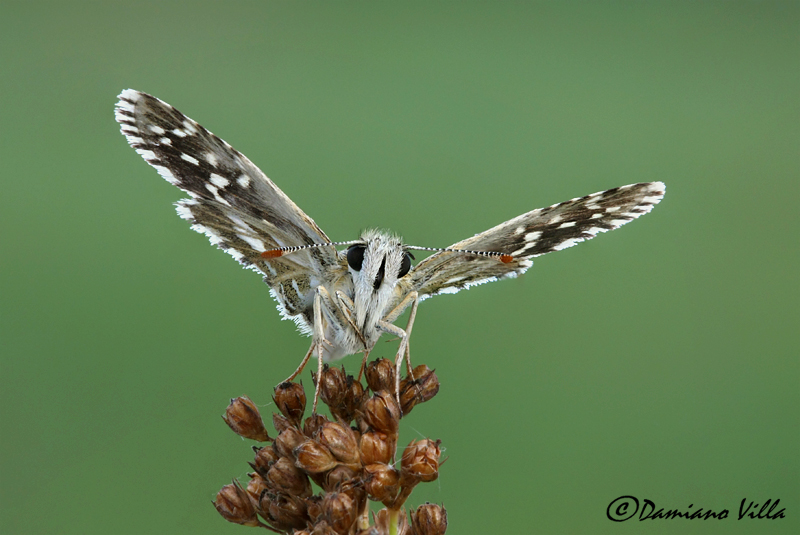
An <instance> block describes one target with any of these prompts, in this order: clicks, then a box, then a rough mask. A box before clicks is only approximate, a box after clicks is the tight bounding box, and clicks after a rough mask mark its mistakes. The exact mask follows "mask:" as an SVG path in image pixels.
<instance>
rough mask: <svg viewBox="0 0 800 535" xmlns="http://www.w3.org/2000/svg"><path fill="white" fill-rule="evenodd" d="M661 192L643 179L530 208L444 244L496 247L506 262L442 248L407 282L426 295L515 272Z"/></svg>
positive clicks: (611, 225)
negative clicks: (470, 234)
mask: <svg viewBox="0 0 800 535" xmlns="http://www.w3.org/2000/svg"><path fill="white" fill-rule="evenodd" d="M663 196H664V184H662V183H661V182H646V183H641V184H631V185H628V186H622V187H619V188H613V189H610V190H607V191H601V192H597V193H593V194H591V195H587V196H585V197H580V198H576V199H572V200H569V201H565V202H562V203H558V204H554V205H552V206H549V207H547V208H539V209H536V210H533V211H531V212H528V213H525V214H522V215H521V216H518V217H515V218H514V219H511V220H510V221H506V222H505V223H501V224H499V225H497V226H496V227H493V228H491V229H489V230H487V231H485V232H482V233H480V234H477V235H475V236H473V237H471V238H467V239H466V240H462V241H460V242H458V243H455V244H453V245H451V246H450V247H449V249H461V250H472V251H495V252H499V253H503V254H504V255H508V256H510V257H511V258H510V261H509V262H502V261H500V260H499V259H498V257H496V256H495V257H486V256H479V255H474V254H468V253H458V252H449V251H443V252H440V253H436V254H434V255H432V256H430V257H428V258H427V259H425V260H423V261H422V262H420V263H419V264H418V265H417V266H416V267H415V268H414V270H413V271H412V272H411V275H410V277H411V280H410V281H409V283H408V286H409V287H410V288H413V289H416V290H417V292H419V294H420V297H421V298H425V297H429V296H432V295H436V294H439V293H452V292H457V291H458V290H461V289H463V288H467V287H469V286H472V285H475V284H481V283H484V282H489V281H493V280H497V279H500V278H503V277H510V276H516V275H520V274H522V273H524V272H525V271H526V270H527V269H528V268H529V267H531V265H532V264H533V263H532V261H531V258H533V257H536V256H540V255H543V254H545V253H549V252H552V251H559V250H561V249H566V248H567V247H571V246H573V245H575V244H576V243H579V242H581V241H583V240H588V239H591V238H593V237H595V236H596V235H597V234H599V233H601V232H607V231H609V230H613V229H615V228H618V227H620V226H622V225H624V224H625V223H627V222H629V221H633V220H634V219H636V218H637V217H639V216H641V215H643V214H646V213H647V212H649V211H650V210H651V209H652V208H653V206H655V205H656V204H657V203H658V202H659V201H660V200H661V198H662V197H663ZM506 259H508V258H507V257H506Z"/></svg>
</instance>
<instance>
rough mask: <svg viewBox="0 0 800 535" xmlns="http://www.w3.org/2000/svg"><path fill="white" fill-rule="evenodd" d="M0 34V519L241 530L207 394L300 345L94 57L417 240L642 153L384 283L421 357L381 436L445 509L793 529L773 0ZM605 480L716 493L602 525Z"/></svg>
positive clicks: (246, 16) (271, 5)
mask: <svg viewBox="0 0 800 535" xmlns="http://www.w3.org/2000/svg"><path fill="white" fill-rule="evenodd" d="M0 42H1V43H2V48H1V49H0V65H2V71H1V72H0V104H1V105H0V136H1V137H2V142H1V143H0V158H2V191H1V192H0V226H1V227H2V234H1V235H0V236H2V253H0V255H1V256H0V266H1V267H2V271H1V272H0V292H1V295H2V308H0V314H2V318H1V320H2V321H1V322H0V344H1V345H0V351H1V352H2V354H1V357H2V362H1V365H2V369H0V383H1V384H0V388H1V391H0V396H2V397H0V407H2V408H0V411H2V412H1V413H0V416H1V417H2V421H1V422H0V434H1V435H2V440H0V447H1V448H2V450H0V470H1V472H0V477H1V478H2V486H1V487H0V488H1V490H2V495H0V509H1V514H0V532H2V533H4V534H5V533H8V534H16V533H21V534H22V533H25V534H27V533H65V534H66V533H84V534H90V533H120V534H138V533H144V534H146V533H154V534H155V533H245V532H247V530H248V529H250V528H244V527H240V526H235V525H231V524H227V523H226V522H224V521H223V520H222V518H221V517H219V516H218V515H217V513H216V512H215V510H214V508H213V507H212V506H211V504H210V501H211V500H212V499H213V497H214V495H215V493H216V491H217V490H218V489H219V488H220V487H221V486H222V485H224V484H226V483H228V482H230V479H231V478H232V477H238V478H240V479H242V480H246V475H245V474H246V472H247V471H248V470H249V469H248V467H247V465H246V461H248V460H249V459H250V458H251V451H250V446H251V443H249V442H247V441H243V440H241V439H239V438H238V437H236V436H235V435H234V434H233V433H231V432H230V430H229V429H228V428H227V427H226V426H225V424H224V423H223V422H222V420H221V419H220V415H221V414H222V412H223V410H224V408H225V406H226V405H227V402H228V399H229V398H230V397H234V396H238V395H242V394H247V395H249V396H250V397H252V398H253V399H254V400H255V401H256V403H258V404H259V405H260V406H261V407H262V408H263V411H264V413H265V414H269V413H270V412H271V407H270V405H271V403H272V402H271V393H272V387H273V386H274V385H275V384H276V383H277V382H278V381H280V380H282V379H283V378H285V377H286V376H287V375H288V374H289V373H290V372H291V371H292V370H294V368H295V366H296V364H297V363H298V361H299V359H300V357H302V355H303V354H304V351H305V350H306V348H307V344H308V340H307V339H303V338H301V337H300V336H298V335H297V333H296V332H295V330H294V327H293V325H292V324H291V323H289V322H281V321H280V320H279V316H278V313H277V312H276V310H275V306H274V303H273V302H272V300H271V299H270V296H269V293H268V289H267V287H266V286H265V285H264V284H263V283H262V282H261V281H260V278H259V277H258V276H257V275H255V274H254V273H252V272H249V271H245V270H243V269H241V268H240V267H238V266H237V265H236V263H235V262H234V261H233V260H232V259H231V258H230V257H228V256H227V255H225V254H223V253H222V252H220V251H218V250H215V249H214V248H212V247H210V246H209V245H208V243H207V240H206V238H205V237H203V236H201V235H199V234H196V233H194V232H192V231H190V230H189V228H188V225H187V224H186V222H184V221H182V220H180V219H179V218H178V217H177V216H176V215H175V213H174V210H173V208H172V207H171V203H172V202H174V201H176V200H177V199H179V198H181V194H180V192H179V191H178V190H177V189H175V188H174V187H172V186H170V185H169V184H167V183H166V182H165V181H163V180H162V179H161V178H160V177H159V176H158V175H157V174H156V172H155V171H154V170H153V169H152V168H150V167H149V166H147V165H146V164H145V163H144V162H143V161H142V159H141V158H140V157H139V156H137V155H136V154H135V153H134V151H133V150H131V149H130V148H129V147H128V145H127V144H126V143H125V140H124V138H123V137H122V136H121V135H120V134H119V129H118V126H117V124H116V123H115V122H114V120H113V105H114V102H115V100H116V98H115V97H116V95H117V94H118V93H119V92H120V90H122V89H124V88H127V87H132V88H135V89H140V90H143V91H147V92H149V93H152V94H154V95H156V96H158V97H160V98H162V99H164V100H166V101H167V102H170V103H171V104H173V105H175V106H176V107H177V108H178V109H180V110H182V111H183V112H185V113H186V114H188V115H189V116H190V117H192V118H194V119H195V120H197V121H199V122H200V123H201V124H203V125H204V126H206V127H208V128H209V129H210V130H212V131H213V132H215V133H216V134H218V135H220V136H221V137H223V138H224V139H226V140H227V141H229V142H230V143H232V144H233V145H234V146H235V147H236V148H238V149H239V150H241V151H242V152H243V153H245V154H246V155H248V156H249V157H250V158H251V159H252V160H253V161H254V162H255V163H256V164H257V165H259V166H260V167H261V168H262V169H264V171H265V172H266V173H267V174H268V175H269V176H270V177H271V178H272V179H273V180H275V182H276V183H277V184H278V185H279V186H280V187H281V188H283V190H284V191H285V192H286V193H287V194H288V195H289V196H290V197H291V198H292V199H294V200H295V201H296V202H297V204H298V205H299V206H301V207H302V208H303V209H304V210H305V211H306V212H307V213H308V214H310V215H311V216H312V217H313V218H314V219H315V220H316V221H317V223H318V224H319V225H320V226H321V227H322V228H323V229H325V231H326V232H327V234H328V235H329V236H330V237H331V238H332V239H335V240H348V239H353V238H355V237H356V236H357V235H358V232H359V231H360V230H361V229H363V228H365V227H370V226H380V227H385V228H389V229H392V230H394V231H396V232H399V233H401V234H402V235H403V236H404V237H405V239H406V241H407V242H408V243H411V244H416V245H425V246H446V245H449V244H451V243H453V242H455V241H457V240H460V239H462V238H464V237H467V236H471V235H472V234H474V233H476V232H480V231H482V230H485V229H487V228H489V227H490V226H493V225H495V224H497V223H499V222H501V221H504V220H506V219H509V218H511V217H514V216H516V215H518V214H520V213H523V212H526V211H528V210H531V209H533V208H537V207H541V206H546V205H549V204H552V203H555V202H559V201H563V200H566V199H569V198H571V197H576V196H580V195H585V194H588V193H592V192H595V191H598V190H602V189H606V188H610V187H614V186H620V185H623V184H628V183H632V182H639V181H650V180H662V181H664V182H665V183H666V184H667V195H666V198H665V200H664V201H663V202H662V203H661V204H660V205H659V206H658V207H656V209H655V210H654V211H653V212H652V213H651V214H650V215H647V216H646V217H644V218H642V219H641V220H639V221H636V222H634V223H632V224H631V225H629V226H626V227H625V228H624V229H621V230H619V231H617V232H614V233H611V234H608V235H603V236H601V237H599V238H598V239H596V240H593V241H591V242H588V243H585V244H581V245H580V246H578V247H575V248H572V249H569V250H566V251H564V252H561V253H558V254H554V255H549V256H546V257H544V258H541V259H539V260H537V262H536V265H535V266H534V267H533V268H532V269H531V270H530V271H529V272H528V274H527V275H526V276H525V277H523V278H521V279H517V280H512V281H504V282H501V283H496V284H491V285H485V286H481V287H478V288H474V289H472V290H470V291H467V292H462V293H460V294H458V295H456V296H442V297H437V298H435V299H431V300H429V301H426V302H425V303H424V304H423V305H422V306H421V307H420V311H419V315H418V318H417V323H416V327H415V329H414V337H413V339H414V340H413V344H412V346H413V348H414V352H413V357H414V361H415V362H416V363H426V364H428V365H429V366H431V367H433V368H436V370H437V373H438V375H439V377H440V380H441V382H442V388H441V391H440V393H439V395H438V397H437V398H436V399H435V400H434V401H432V402H431V403H429V404H426V405H425V406H422V407H420V408H418V409H417V410H415V412H414V413H413V414H412V415H410V416H409V418H408V419H407V420H404V426H403V435H402V436H401V439H402V440H401V441H404V442H407V441H408V440H411V439H412V438H414V437H419V436H430V437H432V438H440V439H442V441H443V445H444V446H445V447H446V449H447V451H446V455H447V456H448V461H447V463H446V464H445V465H444V467H443V468H442V470H441V477H440V479H439V480H438V481H437V482H435V483H431V484H427V485H424V486H422V487H420V488H418V489H417V490H416V491H415V492H414V494H413V495H412V504H413V505H417V504H419V503H422V502H424V501H425V500H429V501H435V502H438V503H442V502H443V503H444V504H445V506H446V507H447V509H448V512H449V519H450V530H449V531H448V533H453V534H485V533H501V532H502V533H512V534H517V533H519V534H523V533H554V534H560V533H564V534H571V533H614V534H616V533H690V532H691V533H725V534H729V533H799V532H800V522H798V517H799V516H800V500H799V498H800V484H799V482H800V473H798V472H799V471H798V465H799V464H800V463H798V451H800V428H799V422H800V419H799V418H798V416H799V414H798V413H799V411H798V408H800V394H799V393H798V390H799V389H798V384H799V383H800V381H799V380H800V366H798V323H799V322H798V315H799V314H798V283H797V277H798V269H799V268H800V265H799V264H800V262H798V260H799V258H798V256H799V255H798V249H799V248H798V230H800V224H799V223H800V221H798V220H799V219H800V217H799V215H800V210H798V199H797V197H798V193H800V188H799V187H798V186H799V185H800V181H798V179H799V178H800V156H799V154H800V151H799V150H798V149H800V121H799V119H800V105H799V103H800V98H799V97H800V4H799V3H798V2H703V3H700V2H658V3H656V2H652V3H643V2H603V3H569V4H567V3H529V4H512V3H503V4H500V3H481V4H477V3H435V4H430V3H427V2H421V3H408V2H405V3H403V4H402V5H399V4H388V3H382V4H375V3H367V2H337V3H321V2H320V3H303V4H297V3H277V2H234V3H222V2H182V3H179V2H124V3H122V2H115V3H111V2H52V3H47V2H28V3H22V2H20V3H13V2H4V3H3V4H2V6H1V7H0ZM394 348H396V345H395V344H393V343H386V344H380V345H379V346H378V350H377V351H376V352H375V353H373V355H375V356H391V355H392V353H393V349H394ZM344 363H345V365H346V366H347V367H348V369H351V370H355V369H356V368H357V365H358V357H350V358H349V359H346V360H345V361H344ZM303 377H304V382H305V383H306V385H307V386H308V385H309V384H310V376H309V375H308V372H306V373H305V374H304V376H303ZM621 495H633V496H636V497H638V498H639V499H640V500H644V499H645V498H647V499H650V500H652V501H654V502H655V503H656V504H657V506H659V507H665V508H668V509H672V508H678V509H682V510H688V508H689V504H693V507H694V510H696V509H697V508H700V507H702V508H703V509H704V510H706V509H713V510H716V511H720V510H722V509H728V510H730V518H728V519H727V520H724V521H721V522H720V521H715V520H708V521H701V520H695V521H687V520H683V519H677V520H671V521H665V520H655V521H653V520H647V521H643V522H642V521H638V520H630V521H628V522H625V523H621V524H620V523H614V522H611V521H609V520H608V519H607V518H606V507H607V506H608V504H609V503H610V502H611V501H612V500H613V499H615V498H617V497H618V496H621ZM743 498H747V499H748V500H754V501H756V502H758V503H763V501H764V500H766V499H768V498H771V499H773V500H775V499H780V500H781V502H780V507H781V508H782V507H785V508H786V513H785V514H786V516H787V518H786V519H781V520H760V521H758V520H742V521H738V520H737V519H736V518H737V513H738V507H739V503H740V501H741V500H742V499H743Z"/></svg>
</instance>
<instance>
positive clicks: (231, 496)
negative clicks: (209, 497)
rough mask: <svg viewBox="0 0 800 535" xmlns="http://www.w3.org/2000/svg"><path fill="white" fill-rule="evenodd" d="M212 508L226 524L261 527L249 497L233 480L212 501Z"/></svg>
mask: <svg viewBox="0 0 800 535" xmlns="http://www.w3.org/2000/svg"><path fill="white" fill-rule="evenodd" d="M214 507H216V508H217V512H218V513H219V514H221V515H222V517H223V518H224V519H225V520H227V521H228V522H233V523H234V524H241V525H243V526H253V527H255V526H260V525H262V524H261V522H260V521H259V520H258V516H256V509H255V507H254V506H253V502H252V501H250V496H249V495H248V494H247V491H245V490H244V489H243V488H242V487H241V485H239V482H238V481H236V480H235V479H234V480H233V483H232V484H231V485H225V486H224V487H222V488H221V489H220V491H219V492H218V493H217V498H216V499H215V500H214Z"/></svg>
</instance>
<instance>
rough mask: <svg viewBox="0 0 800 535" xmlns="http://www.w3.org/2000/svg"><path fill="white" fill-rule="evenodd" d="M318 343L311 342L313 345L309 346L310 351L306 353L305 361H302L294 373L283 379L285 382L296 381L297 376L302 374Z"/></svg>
mask: <svg viewBox="0 0 800 535" xmlns="http://www.w3.org/2000/svg"><path fill="white" fill-rule="evenodd" d="M316 345H317V344H316V343H314V342H311V347H309V348H308V353H306V356H305V357H303V362H301V363H300V366H298V367H297V369H296V370H295V371H294V373H293V374H292V375H290V376H289V377H287V378H286V380H285V381H283V382H284V383H290V382H292V381H294V379H295V377H297V376H298V375H300V373H301V372H302V371H303V368H305V367H306V364H307V363H308V359H310V358H311V354H312V353H313V352H314V348H315V347H316Z"/></svg>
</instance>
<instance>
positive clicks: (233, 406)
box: [222, 396, 271, 442]
mask: <svg viewBox="0 0 800 535" xmlns="http://www.w3.org/2000/svg"><path fill="white" fill-rule="evenodd" d="M222 419H223V420H225V423H226V424H228V426H229V427H230V428H231V429H233V432H234V433H236V434H237V435H239V436H241V437H244V438H249V439H251V440H257V441H259V442H267V441H268V440H271V439H270V438H269V435H268V434H267V429H266V428H265V427H264V422H263V421H262V420H261V415H260V414H259V413H258V408H257V407H256V404H255V403H253V402H252V401H251V400H250V398H248V397H247V396H241V397H238V398H234V399H232V400H231V402H230V405H228V408H226V409H225V415H224V416H223V417H222Z"/></svg>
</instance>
